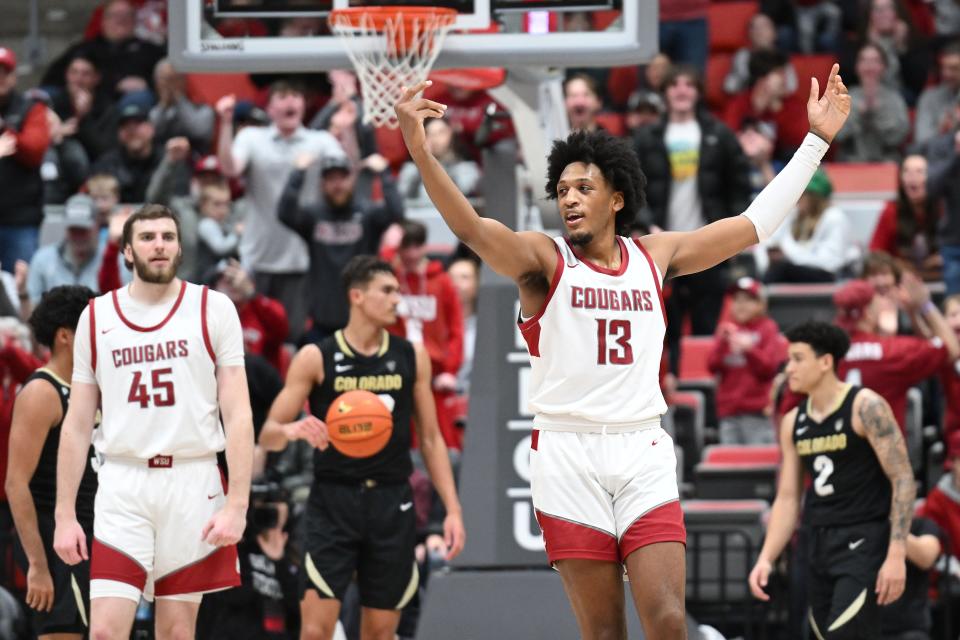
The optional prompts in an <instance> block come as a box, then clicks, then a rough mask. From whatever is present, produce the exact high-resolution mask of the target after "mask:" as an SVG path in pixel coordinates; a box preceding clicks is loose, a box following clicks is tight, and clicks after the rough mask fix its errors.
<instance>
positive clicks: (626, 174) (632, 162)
mask: <svg viewBox="0 0 960 640" xmlns="http://www.w3.org/2000/svg"><path fill="white" fill-rule="evenodd" d="M574 162H583V163H584V164H595V165H596V166H597V167H599V169H600V172H601V173H602V174H603V178H604V179H605V180H606V181H607V182H608V183H609V184H610V186H611V188H612V189H613V190H614V191H619V192H620V193H622V194H623V208H622V209H620V211H618V212H617V219H616V229H617V233H619V234H621V235H626V234H627V233H629V229H630V225H631V224H632V223H633V221H634V219H635V218H636V217H637V214H638V213H639V212H640V209H641V208H642V207H643V205H644V204H645V203H646V198H645V196H644V191H643V190H644V187H646V186H647V178H646V176H644V175H643V171H642V170H641V169H640V160H639V158H637V154H636V152H635V151H634V150H633V147H631V146H630V143H629V142H628V141H627V140H625V139H623V138H616V137H614V136H612V135H610V134H609V133H607V132H606V131H574V132H573V133H571V134H570V135H569V136H567V139H566V140H556V141H555V142H554V143H553V148H552V149H551V150H550V156H549V158H548V159H547V186H546V188H547V198H549V199H551V200H556V198H557V183H558V182H559V181H560V174H561V173H563V170H564V169H566V168H567V166H568V165H570V164H573V163H574Z"/></svg>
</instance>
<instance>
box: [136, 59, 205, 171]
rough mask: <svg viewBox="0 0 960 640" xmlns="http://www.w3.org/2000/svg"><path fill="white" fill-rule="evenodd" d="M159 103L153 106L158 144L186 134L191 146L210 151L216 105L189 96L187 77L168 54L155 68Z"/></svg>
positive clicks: (151, 120) (199, 150)
mask: <svg viewBox="0 0 960 640" xmlns="http://www.w3.org/2000/svg"><path fill="white" fill-rule="evenodd" d="M153 84H154V87H155V90H156V94H157V104H155V105H154V106H153V108H152V109H151V110H150V122H152V123H153V127H154V129H155V130H156V134H155V136H154V137H155V139H156V141H157V144H164V143H166V142H167V140H170V139H173V138H181V137H182V138H186V139H187V140H189V141H190V148H191V149H193V150H194V151H197V152H200V153H208V152H209V150H210V141H211V140H212V139H213V132H214V130H215V129H214V124H215V122H214V113H213V109H212V108H211V107H210V106H209V105H206V104H197V103H196V102H193V101H192V100H190V98H188V97H187V79H186V76H184V75H183V74H182V73H178V72H177V70H176V69H174V68H173V65H172V64H171V63H170V61H169V60H167V59H166V58H164V59H163V60H161V61H160V62H158V63H157V66H156V67H155V68H154V70H153Z"/></svg>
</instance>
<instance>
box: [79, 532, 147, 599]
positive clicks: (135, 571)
mask: <svg viewBox="0 0 960 640" xmlns="http://www.w3.org/2000/svg"><path fill="white" fill-rule="evenodd" d="M90 579H91V580H113V581H114V582H122V583H124V584H129V585H130V586H132V587H135V588H137V589H139V590H140V591H143V587H144V585H145V584H147V571H146V569H144V568H143V567H142V566H140V563H139V562H137V561H136V560H134V559H133V558H131V557H130V556H128V555H127V554H125V553H124V552H122V551H120V550H119V549H117V548H115V547H111V546H110V545H108V544H105V543H103V542H100V541H99V540H97V539H96V538H94V539H93V550H92V553H91V556H90Z"/></svg>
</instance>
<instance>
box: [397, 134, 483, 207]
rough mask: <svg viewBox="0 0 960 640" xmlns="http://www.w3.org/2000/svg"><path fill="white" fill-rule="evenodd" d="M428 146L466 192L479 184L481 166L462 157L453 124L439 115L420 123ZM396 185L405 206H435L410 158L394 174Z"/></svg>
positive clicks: (467, 194) (469, 191)
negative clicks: (455, 138)
mask: <svg viewBox="0 0 960 640" xmlns="http://www.w3.org/2000/svg"><path fill="white" fill-rule="evenodd" d="M423 126H424V131H425V132H426V137H427V149H428V150H429V151H430V154H431V155H433V157H434V158H436V159H437V160H438V161H439V162H440V164H441V165H443V168H444V170H445V171H446V172H447V175H449V176H450V178H451V179H452V180H453V181H454V183H456V185H457V188H458V189H460V192H461V193H463V194H464V195H466V196H471V195H474V194H475V193H476V191H477V187H478V186H479V185H480V167H479V165H477V163H476V162H474V161H473V160H464V159H463V158H461V157H460V155H459V154H458V153H457V150H456V149H455V148H454V144H453V139H454V137H453V127H451V126H450V123H449V122H447V121H446V120H444V119H442V118H431V119H430V120H427V121H426V122H424V123H423ZM397 188H398V189H399V190H400V195H402V196H403V199H404V201H405V202H406V203H407V205H408V206H415V207H429V208H431V209H433V208H434V205H433V203H432V202H431V201H430V196H429V195H427V189H426V187H424V186H423V180H421V178H420V170H419V169H417V165H416V164H414V163H413V162H405V163H404V165H403V167H401V168H400V174H399V175H398V176H397Z"/></svg>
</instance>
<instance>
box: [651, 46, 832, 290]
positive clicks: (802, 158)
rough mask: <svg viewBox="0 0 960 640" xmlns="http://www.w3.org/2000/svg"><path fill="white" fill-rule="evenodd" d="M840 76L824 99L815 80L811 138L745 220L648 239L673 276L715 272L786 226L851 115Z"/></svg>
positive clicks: (660, 263)
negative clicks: (729, 260) (797, 203)
mask: <svg viewBox="0 0 960 640" xmlns="http://www.w3.org/2000/svg"><path fill="white" fill-rule="evenodd" d="M839 71H840V67H839V65H836V64H835V65H833V68H832V69H831V70H830V78H829V80H827V87H826V90H825V91H824V93H823V96H822V97H820V86H819V84H818V82H817V79H816V78H811V79H810V97H809V98H808V100H807V118H808V120H809V122H810V133H808V134H807V137H806V138H805V139H804V141H803V144H801V145H800V148H799V149H798V150H797V152H796V153H795V154H794V156H793V158H792V159H791V160H790V162H789V163H787V166H786V167H784V168H783V171H781V172H780V173H779V174H778V175H777V177H776V178H774V179H773V181H772V182H771V183H770V184H768V185H767V186H766V188H765V189H764V190H763V191H761V192H760V194H759V195H758V196H757V197H756V199H754V201H753V203H752V204H751V205H750V206H749V207H748V208H747V210H746V211H744V212H743V214H742V215H739V216H735V217H733V218H725V219H723V220H718V221H717V222H714V223H712V224H709V225H707V226H705V227H702V228H700V229H697V230H696V231H689V232H675V233H660V234H657V235H653V236H647V237H645V238H644V239H643V240H642V242H643V244H644V246H645V247H646V248H647V250H648V251H650V253H651V255H652V256H653V258H654V259H655V260H656V261H657V266H659V267H660V270H661V271H662V272H663V273H665V274H667V277H671V276H678V275H684V274H688V273H696V272H698V271H703V270H704V269H709V268H710V267H712V266H714V265H716V264H719V263H720V262H723V261H724V260H726V259H727V258H730V257H732V256H735V255H737V254H738V253H740V252H741V251H743V250H744V249H746V248H747V247H749V246H751V245H753V244H756V243H757V242H758V241H761V240H765V239H767V238H769V237H770V236H771V235H772V234H773V232H774V231H776V230H777V228H778V227H779V226H780V225H781V224H782V223H783V221H784V219H785V218H786V217H787V215H788V214H789V213H790V211H791V210H792V209H793V207H794V205H795V204H796V202H797V200H798V199H799V198H800V196H801V195H802V194H803V190H804V189H805V188H806V186H807V183H809V182H810V178H811V177H812V176H813V173H814V171H816V170H817V167H818V166H819V164H820V159H821V158H822V157H823V155H824V154H825V153H826V152H827V148H828V147H829V145H830V142H831V141H833V138H834V137H835V136H836V135H837V132H838V131H840V129H841V127H843V123H844V122H845V121H846V119H847V116H848V115H849V114H850V95H849V94H848V93H847V87H846V86H845V85H844V84H843V80H842V79H841V78H840V75H839Z"/></svg>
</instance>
